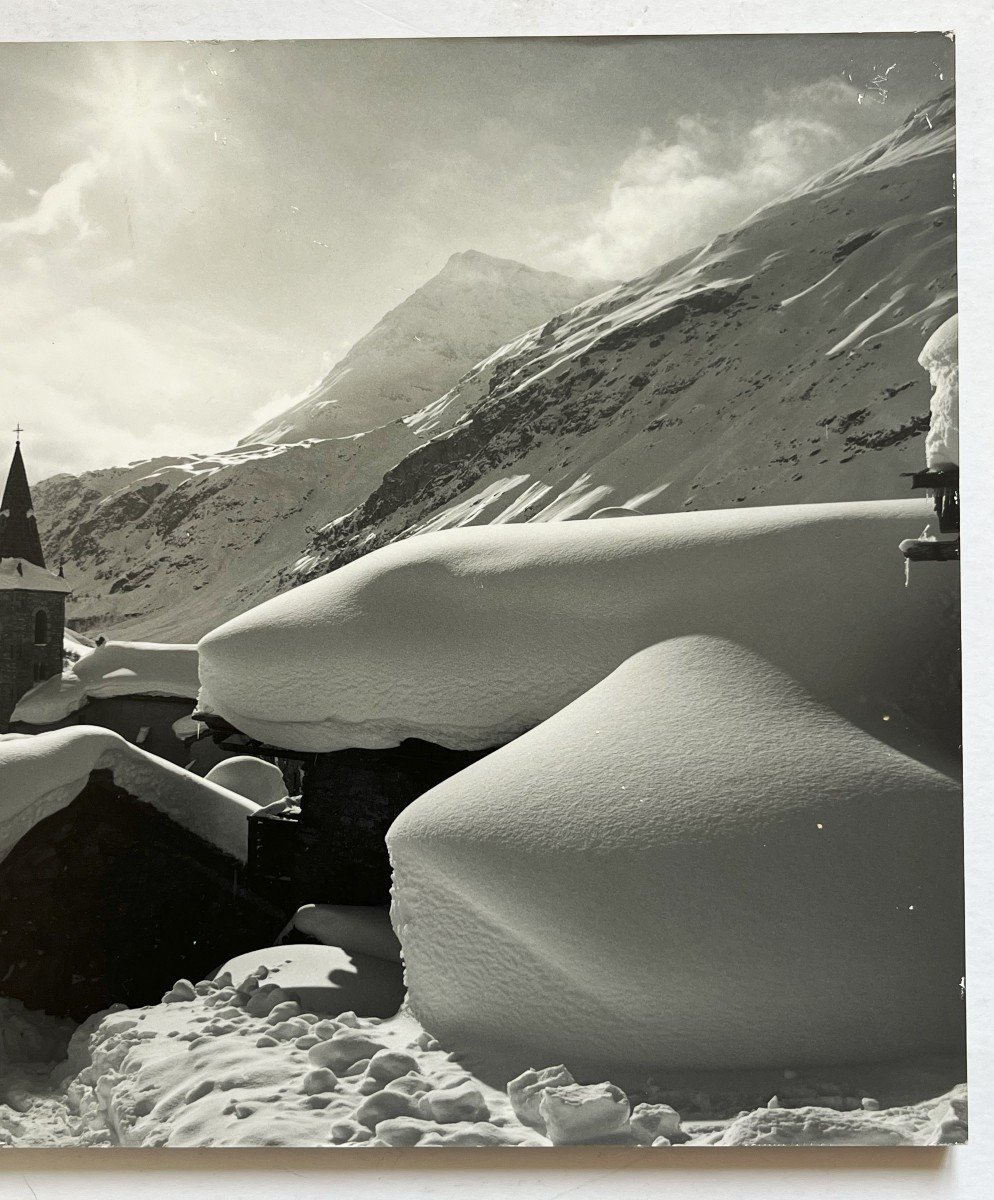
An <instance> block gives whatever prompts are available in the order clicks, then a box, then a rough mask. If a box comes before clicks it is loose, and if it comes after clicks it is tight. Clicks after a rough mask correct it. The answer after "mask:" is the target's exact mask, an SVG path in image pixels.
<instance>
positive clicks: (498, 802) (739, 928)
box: [388, 637, 963, 1086]
mask: <svg viewBox="0 0 994 1200" xmlns="http://www.w3.org/2000/svg"><path fill="white" fill-rule="evenodd" d="M850 661H851V660H850ZM850 669H851V670H853V673H854V674H853V681H854V686H856V681H857V680H858V678H859V663H858V661H857V662H855V663H852V662H851V665H850ZM388 844H389V847H390V854H391V859H392V861H393V866H394V887H393V897H394V907H393V918H394V925H395V927H396V929H397V932H398V935H399V937H400V940H401V944H402V946H403V952H404V961H405V964H406V967H407V981H408V988H409V992H410V1005H411V1009H412V1011H413V1012H414V1014H415V1015H416V1016H417V1017H418V1018H419V1020H420V1021H421V1022H422V1024H423V1025H424V1026H425V1028H426V1029H427V1030H429V1032H431V1033H432V1034H433V1035H434V1036H435V1037H437V1038H438V1039H439V1040H440V1041H442V1042H443V1044H445V1045H448V1046H452V1047H453V1048H455V1049H457V1050H460V1051H464V1052H466V1053H468V1054H469V1055H471V1056H472V1057H473V1060H474V1061H478V1062H483V1061H486V1062H488V1063H491V1064H492V1066H493V1069H494V1070H495V1071H497V1072H499V1073H500V1074H502V1075H504V1076H507V1075H509V1074H512V1073H517V1072H518V1071H520V1070H523V1069H524V1068H525V1067H527V1066H528V1065H530V1064H531V1063H533V1062H535V1061H545V1062H549V1061H552V1062H563V1063H565V1065H566V1067H567V1068H568V1069H569V1070H570V1071H572V1072H573V1074H574V1075H575V1076H576V1077H577V1078H581V1077H582V1076H586V1077H587V1078H594V1079H598V1078H601V1079H602V1078H610V1079H612V1080H614V1081H615V1082H618V1083H621V1084H622V1086H627V1085H628V1084H629V1082H630V1081H631V1080H632V1079H640V1078H642V1079H644V1077H645V1075H646V1074H647V1073H650V1074H655V1075H657V1077H665V1072H666V1071H667V1070H672V1069H673V1068H677V1067H688V1068H718V1067H729V1066H741V1067H747V1066H772V1065H775V1064H777V1063H780V1064H783V1063H791V1064H810V1063H816V1062H822V1063H825V1062H829V1063H830V1062H867V1061H874V1060H881V1059H888V1058H894V1057H898V1056H901V1055H908V1054H914V1053H926V1052H929V1051H939V1050H950V1049H953V1048H955V1047H956V1046H958V1045H960V1044H961V1038H962V1016H963V1014H962V1002H961V1000H960V995H959V982H960V978H961V976H962V974H963V926H962V888H961V884H960V879H961V871H962V834H961V807H960V790H959V787H958V785H957V784H956V782H954V781H953V780H952V779H950V778H948V777H946V776H945V775H942V774H940V773H939V772H937V771H935V770H932V769H930V768H928V767H926V766H923V765H922V764H921V763H920V762H917V761H915V760H914V759H912V758H909V757H907V756H905V755H903V754H901V753H900V752H899V751H897V750H895V749H893V748H892V747H890V746H886V745H884V744H883V743H881V742H880V741H878V740H877V739H876V738H874V737H873V736H871V735H870V734H868V733H866V732H864V731H863V730H861V729H858V728H857V727H856V726H854V725H853V724H851V723H850V722H848V721H846V720H844V719H843V718H842V717H840V716H838V715H837V714H836V713H834V712H832V711H831V710H830V709H829V708H828V707H826V706H825V705H823V704H820V703H818V702H817V701H815V700H814V699H812V697H811V696H810V695H808V694H806V692H805V691H804V690H803V689H802V688H801V687H799V686H798V685H797V683H796V682H795V681H794V680H793V679H791V678H790V677H789V676H788V675H787V674H786V673H784V672H782V671H780V670H778V669H777V668H775V667H774V666H772V665H771V664H770V663H769V662H767V661H766V660H764V659H763V658H761V657H760V656H758V655H757V654H755V653H754V652H753V651H751V650H746V649H744V648H743V647H741V646H736V645H734V644H732V643H730V642H727V641H724V640H720V639H716V638H709V637H688V638H679V639H675V640H672V641H668V642H665V643H662V644H660V645H658V646H655V647H651V648H649V649H647V650H644V651H642V652H641V653H639V654H637V655H635V656H634V657H633V658H631V659H630V660H629V661H628V662H626V663H625V664H624V665H623V666H622V667H620V668H619V669H618V670H617V671H615V672H614V673H613V674H612V675H610V676H609V677H608V678H607V679H606V680H604V681H603V682H602V683H601V684H599V685H597V686H596V687H594V688H593V689H592V690H591V691H589V692H588V693H587V694H586V695H584V696H582V697H581V698H580V699H578V700H576V701H575V702H574V703H573V704H572V705H570V706H569V707H568V708H566V709H565V710H563V711H562V712H560V713H558V714H556V715H555V716H553V717H551V718H550V719H549V720H547V721H546V722H544V724H542V725H540V726H539V727H538V728H536V729H533V730H531V731H530V732H529V733H526V734H525V735H523V736H522V737H521V738H519V739H518V740H517V741H515V742H512V743H511V744H510V745H508V746H505V747H503V748H502V749H500V750H498V751H496V752H495V753H494V754H492V755H489V756H487V757H486V758H484V759H481V760H480V761H478V762H477V763H475V764H474V765H472V766H471V767H469V768H467V769H466V770H464V771H461V772H460V773H459V774H457V775H454V776H453V777H451V778H450V779H448V780H446V781H445V782H444V783H442V784H440V785H439V786H438V787H436V788H434V789H433V790H432V791H430V792H427V793H426V794H425V795H423V796H421V797H420V798H419V799H418V800H416V801H415V802H414V803H413V804H412V805H410V806H409V807H408V808H407V809H406V810H405V811H404V812H403V813H402V814H401V815H400V817H398V819H397V820H396V821H395V822H394V824H393V826H392V827H391V829H390V832H389V834H388Z"/></svg>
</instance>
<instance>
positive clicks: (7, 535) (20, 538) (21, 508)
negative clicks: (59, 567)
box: [0, 442, 45, 567]
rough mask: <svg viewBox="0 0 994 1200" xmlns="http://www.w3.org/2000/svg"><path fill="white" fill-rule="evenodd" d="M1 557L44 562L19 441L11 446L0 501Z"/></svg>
mask: <svg viewBox="0 0 994 1200" xmlns="http://www.w3.org/2000/svg"><path fill="white" fill-rule="evenodd" d="M3 558H23V559H24V560H25V561H26V562H30V563H34V564H35V565H36V566H38V567H44V566H45V555H44V554H43V552H42V548H41V538H40V537H39V536H38V523H37V521H36V520H35V514H34V506H33V505H32V503H31V489H30V488H29V487H28V476H27V473H26V472H25V470H24V459H23V458H21V443H20V442H17V444H16V445H15V446H14V457H13V459H12V460H11V463H10V471H9V472H8V474H7V486H6V487H5V488H4V490H3V501H2V503H0V559H3Z"/></svg>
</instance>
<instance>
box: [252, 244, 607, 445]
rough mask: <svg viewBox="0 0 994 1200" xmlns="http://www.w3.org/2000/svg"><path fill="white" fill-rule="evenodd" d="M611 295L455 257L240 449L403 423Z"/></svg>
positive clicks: (513, 266)
mask: <svg viewBox="0 0 994 1200" xmlns="http://www.w3.org/2000/svg"><path fill="white" fill-rule="evenodd" d="M608 286H610V285H609V284H607V283H605V281H604V280H602V279H597V280H578V279H571V278H569V277H568V276H566V275H559V274H556V273H555V272H552V271H536V270H533V269H532V268H531V267H526V266H524V265H523V264H522V263H519V262H512V261H511V260H510V259H506V258H492V257H491V256H490V255H487V254H481V253H480V252H479V251H477V250H466V251H463V252H462V253H460V254H453V255H452V257H451V258H450V259H449V261H448V262H447V263H446V264H445V266H444V267H443V268H442V270H441V271H440V272H439V273H438V274H437V275H436V276H434V278H432V279H430V280H429V281H428V282H427V283H426V284H424V286H423V287H420V288H418V289H417V291H416V292H414V293H413V294H412V295H410V296H408V298H407V299H406V300H404V302H403V303H402V304H399V305H398V306H397V307H396V308H394V309H392V310H391V311H390V312H388V313H387V314H386V316H385V317H383V319H382V320H381V321H380V322H379V323H378V324H377V325H376V326H375V327H374V328H373V329H372V330H370V332H369V333H367V334H366V336H365V337H363V338H360V340H359V341H358V342H356V344H355V345H354V346H353V347H352V349H351V350H350V351H349V352H348V354H346V355H345V357H344V358H343V359H342V360H341V362H339V363H336V365H335V366H334V367H333V368H332V370H331V371H330V372H329V373H328V375H326V376H325V378H324V379H322V380H321V382H320V383H319V384H318V385H317V386H316V387H315V388H314V389H313V390H312V391H311V392H309V393H308V395H306V396H304V397H303V399H301V400H300V401H299V402H298V403H297V404H296V405H294V407H293V408H291V409H289V410H288V411H287V412H284V413H281V414H280V415H279V416H278V417H276V418H274V419H273V420H271V421H267V422H266V423H265V424H264V425H261V426H260V427H259V428H258V429H256V430H255V431H254V432H253V433H251V434H250V435H249V436H248V437H247V438H245V439H244V440H245V441H246V442H298V441H301V440H302V439H303V438H310V437H322V438H328V437H333V438H337V437H344V436H345V435H347V434H351V433H360V432H362V431H363V430H367V429H371V428H372V427H373V426H374V425H385V424H388V423H389V422H390V421H395V420H397V419H399V418H400V417H406V416H407V415H408V414H410V413H413V412H416V411H417V410H418V409H420V408H422V407H423V406H424V404H425V403H426V402H431V401H434V400H437V399H438V397H439V396H441V395H442V394H443V393H444V392H447V391H448V390H449V388H451V387H452V386H453V385H454V384H455V383H456V382H457V381H458V379H459V378H460V376H462V375H463V374H464V373H465V372H466V371H468V370H469V369H470V368H471V367H472V366H473V365H474V364H475V363H477V362H479V361H480V359H481V358H485V357H486V356H487V355H488V354H490V353H491V352H493V351H494V350H497V349H498V348H499V347H500V346H501V345H502V344H503V343H504V342H506V341H507V340H508V338H511V337H514V336H515V335H517V334H519V333H521V332H522V331H523V330H525V329H530V328H531V327H532V326H533V325H539V324H541V323H542V322H543V321H547V320H548V319H549V318H550V317H552V316H554V315H555V314H556V313H559V312H562V311H563V310H564V309H567V308H571V307H572V306H573V305H574V304H578V303H579V302H580V301H581V300H586V299H588V298H589V297H590V296H593V295H595V294H596V293H598V292H602V291H604V290H605V288H607V287H608Z"/></svg>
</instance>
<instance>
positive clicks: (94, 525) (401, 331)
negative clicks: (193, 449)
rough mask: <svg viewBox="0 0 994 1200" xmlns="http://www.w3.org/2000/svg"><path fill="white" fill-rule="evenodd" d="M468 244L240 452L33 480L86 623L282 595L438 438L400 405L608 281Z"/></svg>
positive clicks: (129, 623)
mask: <svg viewBox="0 0 994 1200" xmlns="http://www.w3.org/2000/svg"><path fill="white" fill-rule="evenodd" d="M605 286H606V285H605V284H604V282H603V281H580V280H576V279H569V278H567V277H566V276H564V275H557V274H553V273H550V272H545V271H534V270H532V269H531V268H530V267H526V266H523V265H522V264H521V263H515V262H510V261H508V260H506V259H497V258H490V257H488V256H487V255H485V254H480V253H478V252H476V251H466V252H464V253H462V254H455V255H453V256H452V258H451V259H450V260H449V261H448V263H447V264H446V265H445V267H444V268H443V269H442V271H441V272H439V274H438V275H437V276H435V278H434V279H431V280H429V282H428V283H426V284H425V285H424V286H423V287H421V288H419V289H418V290H417V291H416V292H415V293H414V294H413V295H412V296H410V297H409V298H408V299H407V300H405V301H404V302H403V303H402V304H400V305H399V306H398V307H397V308H395V309H394V310H393V311H392V312H390V313H388V314H387V315H386V316H385V317H384V318H383V320H382V321H381V322H380V323H379V324H378V325H377V326H376V327H375V328H374V329H373V330H372V331H371V332H370V333H369V334H367V335H366V336H365V337H364V338H362V339H361V341H359V342H358V343H357V344H356V345H355V347H353V349H352V350H351V351H350V352H349V354H348V355H346V357H345V358H344V359H343V360H342V362H341V363H339V365H338V366H337V367H335V369H334V370H333V371H332V372H331V374H330V375H329V376H328V377H327V379H326V380H324V381H323V382H322V384H321V385H320V386H319V387H318V388H316V389H315V390H314V391H313V392H312V393H311V394H310V395H308V396H307V397H305V398H304V399H303V400H301V401H300V402H299V403H298V404H297V405H295V406H294V407H293V408H292V409H291V410H290V412H289V413H287V414H286V415H285V417H280V418H278V419H277V420H276V421H275V422H271V423H270V424H269V425H267V426H265V427H264V428H262V429H260V430H258V431H256V432H255V433H254V434H251V435H250V436H249V437H247V438H245V439H243V440H242V442H241V443H239V445H238V446H237V447H236V448H235V449H233V450H227V451H224V452H221V453H218V454H211V455H192V456H186V457H182V458H158V459H151V460H147V461H143V462H138V463H133V464H131V465H130V466H127V467H119V468H118V467H115V468H109V469H106V470H100V471H91V472H88V473H87V474H85V475H81V476H78V477H76V476H71V475H58V476H53V477H52V478H50V479H47V480H45V481H43V482H42V483H40V484H38V485H36V487H35V488H34V499H35V509H36V512H37V515H38V522H39V525H40V528H41V531H42V537H43V540H44V543H45V547H46V550H47V553H48V556H49V559H50V560H51V561H53V562H58V561H59V560H64V561H65V563H66V575H67V578H68V579H69V580H70V582H71V584H72V587H73V595H72V598H71V600H70V614H71V619H72V621H73V623H74V625H75V627H77V628H80V629H87V630H91V631H94V632H102V633H105V634H108V633H113V634H114V635H116V636H126V635H128V634H130V635H132V636H134V637H138V638H144V639H147V638H156V639H160V640H177V641H187V640H191V639H196V638H198V637H200V636H201V635H202V634H204V633H206V632H207V631H208V630H209V629H212V628H213V627H214V626H215V625H218V624H220V623H221V622H222V621H223V620H225V619H227V618H228V617H231V616H234V615H235V614H236V613H238V612H241V611H242V609H244V608H247V607H250V606H251V605H252V604H254V603H255V602H256V601H258V600H259V599H263V598H265V597H266V596H268V595H271V594H272V589H273V586H274V585H273V582H272V581H273V580H274V579H275V578H276V577H277V576H278V575H279V573H280V571H281V570H283V569H285V568H286V567H287V566H288V565H289V564H290V563H292V562H293V561H294V560H295V559H296V558H297V557H298V556H299V554H300V552H301V550H302V549H303V547H304V546H305V545H306V544H307V542H308V539H309V536H310V535H311V534H312V533H313V532H314V531H315V530H316V529H317V528H319V527H321V526H322V525H324V524H326V523H327V522H328V521H330V520H332V519H333V518H335V517H337V516H340V515H341V514H342V513H345V512H348V511H350V510H351V509H353V508H355V507H356V506H357V505H358V504H360V503H361V502H362V501H363V500H364V499H365V498H366V497H367V496H368V495H369V494H370V492H371V491H373V490H374V489H375V488H376V486H377V484H378V483H379V482H380V480H381V479H382V477H383V474H384V472H385V471H386V470H387V469H388V468H390V467H393V466H395V465H396V464H397V463H398V462H400V461H401V460H402V459H403V458H404V457H405V456H406V455H407V454H408V453H409V452H410V451H411V450H412V449H414V447H415V446H416V445H418V444H419V442H420V441H421V440H423V438H422V436H421V435H420V434H418V433H417V432H416V431H415V430H414V429H413V428H411V427H409V426H407V425H405V424H404V423H403V422H402V421H401V420H400V419H399V418H400V417H402V416H404V415H407V414H409V413H411V412H414V411H415V410H417V409H418V408H420V407H421V406H422V405H423V404H424V401H425V399H427V398H430V399H436V398H437V397H438V396H440V395H441V394H442V393H443V392H444V391H445V390H446V389H447V388H449V387H450V386H451V385H452V384H453V383H455V382H456V381H457V380H458V379H459V378H460V376H461V375H462V374H463V373H464V372H465V371H467V370H468V369H469V368H471V367H472V366H473V365H474V364H475V363H476V362H478V361H479V360H480V359H481V358H483V357H484V356H485V355H487V354H489V353H490V352H491V351H493V350H494V349H495V348H496V347H499V346H500V345H501V344H502V343H503V342H504V341H506V340H507V338H508V337H510V336H512V335H513V334H516V333H518V332H520V330H522V329H527V328H529V327H531V326H532V325H534V324H536V323H537V322H542V321H545V320H548V319H549V317H551V316H553V315H554V314H556V313H558V312H560V311H561V310H562V309H563V308H564V307H569V306H570V305H572V304H575V303H576V302H577V301H578V300H580V299H583V298H586V297H589V296H590V295H592V294H593V293H594V292H596V291H598V290H602V289H603V288H604V287H605Z"/></svg>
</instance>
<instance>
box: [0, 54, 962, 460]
mask: <svg viewBox="0 0 994 1200" xmlns="http://www.w3.org/2000/svg"><path fill="white" fill-rule="evenodd" d="M0 78H2V79H3V86H4V91H3V105H2V106H0V289H2V303H0V396H2V412H0V418H6V419H7V422H8V425H9V427H10V429H11V430H13V427H14V425H15V423H17V422H19V423H20V424H21V425H22V426H23V427H24V429H25V433H24V434H23V438H22V441H23V448H24V453H25V458H26V461H27V465H28V471H29V475H30V476H31V478H33V479H41V478H44V477H46V476H48V475H50V474H53V473H56V472H60V471H68V472H71V473H72V474H79V473H80V472H82V471H84V470H89V469H93V468H95V467H101V466H112V465H121V464H123V463H127V462H131V461H133V460H136V459H141V458H146V457H152V456H155V455H165V454H183V453H193V452H201V451H211V450H220V449H224V448H227V447H229V446H232V445H234V444H235V443H236V442H237V441H238V439H239V438H240V437H242V436H243V435H244V434H246V433H247V432H249V431H250V430H251V429H252V428H253V426H254V425H256V424H257V423H258V422H259V420H260V419H261V418H262V416H264V415H269V414H272V413H275V412H277V411H279V410H280V409H281V408H282V407H284V406H287V407H288V406H289V405H290V404H292V403H293V402H294V400H295V398H296V397H298V396H299V395H300V394H302V393H303V392H304V391H305V390H307V389H308V388H309V387H310V386H311V385H313V384H314V383H315V382H317V380H318V379H319V378H320V377H321V376H322V375H323V374H324V373H325V372H326V371H327V370H328V368H329V367H330V366H331V365H332V364H333V363H334V362H335V361H337V360H338V359H339V358H341V356H342V355H343V354H344V353H345V352H346V351H347V349H348V347H349V346H350V345H351V344H352V343H354V342H355V341H356V340H357V339H358V338H359V337H361V336H362V335H363V334H364V333H365V332H367V331H368V330H369V329H370V328H371V327H372V326H373V325H374V324H375V323H376V321H377V320H379V318H380V317H381V316H382V315H383V314H384V313H385V312H387V311H388V310H389V309H390V308H392V307H394V306H395V305H396V304H398V303H400V302H401V301H402V300H403V299H404V298H405V297H406V296H407V295H409V294H410V293H411V292H412V291H413V290H414V289H415V288H416V287H418V286H419V285H420V284H422V283H423V282H425V280H427V279H428V278H430V277H431V276H432V275H434V274H435V273H436V272H437V271H439V270H440V269H441V268H442V266H443V265H444V263H445V261H446V260H447V259H448V258H449V256H450V255H451V254H453V253H455V252H457V251H461V250H467V249H475V250H480V251H483V252H484V253H488V254H493V255H496V256H499V257H505V258H513V259H517V260H518V261H521V262H524V263H527V264H528V265H529V266H533V267H537V268H540V269H544V270H555V271H561V272H564V273H567V274H571V275H576V276H583V277H588V276H597V277H600V278H604V279H622V278H631V277H632V276H635V275H638V274H641V273H642V272H643V271H647V270H649V269H651V268H653V267H656V266H659V265H660V264H662V263H664V262H665V261H666V260H667V259H669V258H672V257H675V256H676V255H678V254H680V253H682V252H683V251H685V250H687V249H689V248H691V247H692V246H694V245H697V244H699V243H702V242H704V241H706V240H708V239H709V238H710V237H712V236H714V235H715V234H717V233H720V232H722V231H723V230H725V229H728V228H730V227H732V226H734V225H735V224H736V223H737V222H739V221H741V220H743V219H744V218H746V217H747V216H748V215H749V214H750V213H751V212H752V211H754V210H755V209H756V208H758V207H759V206H760V205H762V204H764V203H766V202H767V201H768V200H770V199H772V198H773V197H774V196H775V195H777V194H778V193H779V192H782V191H784V190H785V189H787V188H789V187H792V186H795V185H796V184H797V183H799V182H801V181H802V180H803V179H804V178H806V177H808V176H810V175H813V174H816V173H818V172H819V171H821V170H824V169H826V168H827V167H829V166H831V165H833V164H834V163H835V162H838V161H839V160H840V159H842V158H844V157H846V156H847V155H849V154H851V153H853V152H854V151H856V150H858V149H859V148H861V147H862V146H865V145H868V144H869V143H871V142H873V141H875V140H877V139H878V138H879V137H881V136H883V135H884V134H886V133H888V132H889V131H890V130H891V129H893V128H894V127H895V126H897V125H899V124H900V123H901V122H902V121H903V120H904V118H905V117H906V116H907V114H908V112H909V111H910V110H911V109H912V108H913V107H915V106H916V105H917V104H919V103H922V102H924V101H926V100H929V99H931V98H932V97H934V96H935V95H937V94H938V93H939V92H941V91H942V90H944V89H945V88H946V87H948V86H950V84H951V83H952V82H953V46H952V43H951V42H950V40H949V39H947V38H945V37H943V36H942V35H940V34H913V35H910V34H909V35H893V34H888V35H851V36H839V35H819V36H814V35H793V36H779V37H773V36H754V37H701V38H577V39H554V38H537V39H507V40H500V39H439V40H379V41H322V42H268V43H267V42H229V43H226V42H218V43H204V42H194V43H181V42H142V43H52V44H47V45H45V44H16V43H14V44H5V45H2V46H0ZM6 428H7V427H0V429H2V430H4V432H0V450H2V447H3V446H4V444H6V443H7V442H10V443H12V441H13V433H10V434H8V433H6V432H5V430H6Z"/></svg>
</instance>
